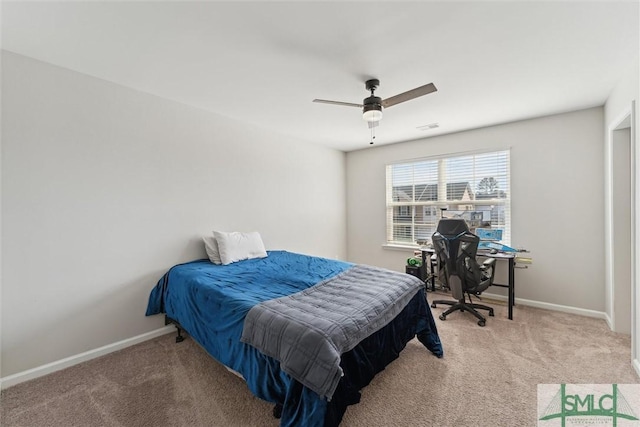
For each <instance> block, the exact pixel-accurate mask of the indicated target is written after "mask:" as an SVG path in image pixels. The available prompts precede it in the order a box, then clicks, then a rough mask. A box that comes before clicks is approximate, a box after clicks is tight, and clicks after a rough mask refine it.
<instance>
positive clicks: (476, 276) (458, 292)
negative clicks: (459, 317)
mask: <svg viewBox="0 0 640 427" xmlns="http://www.w3.org/2000/svg"><path fill="white" fill-rule="evenodd" d="M431 241H432V242H433V247H434V249H435V251H436V255H437V257H438V262H439V264H440V265H442V266H443V267H444V275H443V277H442V279H444V280H445V282H446V284H447V285H448V286H449V288H450V289H451V294H452V295H453V297H454V298H456V299H461V298H464V293H465V292H471V293H478V292H482V291H483V290H484V289H486V287H488V284H487V286H486V287H484V289H479V286H481V285H484V284H485V283H484V281H483V275H482V271H481V270H480V266H479V265H478V263H477V261H476V255H477V252H478V244H479V243H480V239H479V238H478V236H476V235H475V234H473V233H471V232H470V231H469V227H467V223H466V222H465V220H464V219H462V218H443V219H441V220H440V222H438V227H437V229H436V232H435V233H433V236H432V237H431Z"/></svg>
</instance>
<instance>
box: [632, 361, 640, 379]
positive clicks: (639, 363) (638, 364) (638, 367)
mask: <svg viewBox="0 0 640 427" xmlns="http://www.w3.org/2000/svg"><path fill="white" fill-rule="evenodd" d="M631 364H632V365H633V369H635V370H636V374H637V375H638V377H640V361H639V360H638V359H633V360H632V361H631Z"/></svg>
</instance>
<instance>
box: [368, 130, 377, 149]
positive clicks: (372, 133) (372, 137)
mask: <svg viewBox="0 0 640 427" xmlns="http://www.w3.org/2000/svg"><path fill="white" fill-rule="evenodd" d="M370 130H371V142H370V143H369V145H373V140H374V139H376V128H375V127H372V128H371V129H370Z"/></svg>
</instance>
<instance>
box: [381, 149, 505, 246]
mask: <svg viewBox="0 0 640 427" xmlns="http://www.w3.org/2000/svg"><path fill="white" fill-rule="evenodd" d="M491 154H496V155H505V156H506V159H505V164H504V165H502V167H503V168H504V170H505V172H504V175H506V176H502V175H501V179H502V180H504V181H506V189H504V190H501V189H500V191H501V193H502V194H503V195H504V197H494V198H490V199H489V198H486V199H484V198H483V199H476V198H475V195H476V194H477V185H478V183H479V182H480V181H481V180H482V179H483V178H484V177H483V178H480V179H477V177H475V176H474V178H476V181H477V182H475V183H473V182H468V181H467V183H468V185H469V187H470V190H471V192H472V193H473V199H472V200H462V199H460V200H456V199H453V200H448V199H447V195H446V191H444V192H443V191H438V195H437V197H436V200H428V201H415V194H412V201H394V200H393V198H394V194H393V193H394V192H393V187H392V185H393V179H392V173H393V172H392V171H393V167H394V166H398V165H404V166H415V165H416V164H419V163H424V162H431V161H438V178H437V181H438V188H440V189H441V188H442V186H445V188H446V185H447V183H448V182H449V181H447V177H446V167H444V168H443V167H442V164H443V163H444V164H446V161H447V160H451V159H458V158H464V157H470V156H474V160H473V161H474V168H475V166H476V163H475V162H476V161H477V160H476V159H475V156H482V155H491ZM443 160H444V162H442V161H443ZM496 164H498V162H496ZM443 175H444V176H443ZM470 175H473V174H470ZM385 182H386V194H385V209H386V221H385V227H386V230H385V234H386V242H385V244H384V246H387V247H403V246H406V247H416V246H418V245H419V244H418V242H424V241H430V240H431V235H430V234H428V238H427V239H424V238H417V234H418V233H416V227H418V229H419V228H420V227H426V228H427V229H429V224H425V223H416V212H417V211H418V210H419V209H420V207H423V208H422V211H423V212H424V208H425V207H431V211H432V212H433V209H434V207H435V211H436V214H435V215H433V216H434V224H433V229H434V230H435V226H437V222H438V221H439V220H440V218H442V217H443V216H444V217H448V216H451V215H447V212H450V210H448V209H447V210H443V208H445V209H446V208H448V207H450V206H451V205H456V206H457V207H458V208H459V209H457V210H456V212H458V211H459V210H467V211H470V212H478V210H474V209H473V208H474V207H477V206H485V207H486V206H491V207H492V208H493V207H496V206H503V209H501V210H500V209H497V211H498V212H497V214H496V215H500V219H501V220H502V221H504V224H502V225H500V226H499V227H495V226H494V228H501V229H503V239H502V241H501V242H502V243H503V244H505V245H509V244H510V242H511V225H512V224H511V198H512V187H511V147H507V148H494V149H489V150H478V151H466V152H456V153H447V154H442V155H436V156H429V157H421V158H414V159H406V160H399V161H394V162H391V163H388V164H386V165H385ZM454 182H455V181H454ZM452 183H453V182H452ZM410 185H411V186H412V188H413V189H414V191H415V186H416V182H414V181H412V183H411V184H410ZM421 185H422V184H421ZM424 185H427V184H424ZM464 191H465V192H466V191H467V188H465V189H464ZM443 194H444V197H442V195H443ZM405 206H408V207H410V208H411V218H410V220H411V221H410V222H405V221H402V223H400V222H398V221H395V223H397V224H395V225H397V226H400V225H402V226H410V227H411V239H412V241H407V240H394V239H393V238H394V237H395V236H394V213H395V212H396V210H398V211H399V210H400V209H401V208H402V207H405ZM462 207H464V208H465V209H460V208H462ZM485 211H486V209H485ZM490 212H492V211H491V210H490ZM490 215H492V213H490ZM430 216H432V215H430ZM425 217H426V215H423V218H425Z"/></svg>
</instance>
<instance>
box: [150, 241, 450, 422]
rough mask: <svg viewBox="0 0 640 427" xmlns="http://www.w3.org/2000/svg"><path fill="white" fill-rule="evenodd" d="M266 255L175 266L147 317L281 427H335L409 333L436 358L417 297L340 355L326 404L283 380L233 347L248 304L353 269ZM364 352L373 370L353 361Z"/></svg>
mask: <svg viewBox="0 0 640 427" xmlns="http://www.w3.org/2000/svg"><path fill="white" fill-rule="evenodd" d="M268 254H269V256H268V257H267V258H261V259H252V260H245V261H242V262H238V263H234V264H230V265H226V266H221V265H215V264H212V263H211V262H209V260H200V261H193V262H189V263H186V264H181V265H177V266H174V267H172V268H171V269H170V270H169V271H168V272H167V273H166V274H165V275H164V276H163V277H162V279H161V280H160V281H159V282H158V284H157V285H156V287H155V288H154V289H153V290H152V292H151V295H150V297H149V304H148V307H147V312H146V314H147V315H153V314H158V313H166V314H167V316H168V317H170V318H171V319H173V320H175V321H177V322H178V323H180V324H181V325H182V327H183V328H184V329H185V330H186V331H187V332H188V333H189V334H190V335H191V336H192V337H193V338H194V339H195V340H196V341H197V342H198V343H200V344H201V345H202V346H203V347H204V348H205V349H206V350H207V352H208V353H209V354H211V356H213V357H214V358H215V359H217V360H218V361H220V362H221V363H223V364H224V365H226V366H228V367H229V368H231V369H233V370H235V371H237V372H239V373H240V374H242V376H243V377H244V378H245V380H246V382H247V386H248V387H249V389H250V390H251V392H252V393H253V394H255V395H256V396H258V397H260V398H262V399H264V400H267V401H270V402H273V403H280V404H283V406H284V407H283V414H282V419H281V424H280V425H281V426H282V427H293V426H309V427H314V426H317V427H321V426H323V425H331V424H334V425H337V423H339V421H340V419H341V418H342V413H343V412H344V409H346V405H347V404H350V403H355V402H356V401H357V400H358V398H359V394H358V393H357V391H358V390H359V389H360V388H362V387H364V386H365V385H366V384H367V383H368V382H369V381H370V380H371V378H373V375H375V373H377V372H379V371H380V370H382V369H384V366H385V365H386V364H387V363H389V362H390V361H391V360H393V359H394V358H395V357H397V353H399V351H400V350H401V349H402V348H404V346H405V345H406V342H408V341H409V340H410V339H412V338H413V337H414V336H415V335H416V334H417V335H418V338H419V339H420V341H421V342H423V343H424V344H425V346H427V348H429V349H430V350H431V351H432V352H433V353H434V354H436V355H437V356H441V355H442V346H441V345H440V340H439V338H438V335H437V331H436V329H435V323H434V321H433V317H432V316H431V311H430V310H429V307H428V305H427V303H426V299H425V294H424V291H421V292H419V293H418V294H417V295H416V297H414V298H413V299H412V300H411V302H410V303H409V305H407V307H406V308H405V309H404V310H403V312H402V313H400V315H398V316H397V318H396V319H395V320H394V321H393V322H391V323H390V324H389V325H387V327H385V328H383V329H382V330H380V331H378V332H377V333H375V334H373V335H372V337H370V339H368V343H369V344H367V343H365V342H363V345H364V346H363V347H362V348H359V347H360V346H359V347H356V348H354V349H353V350H352V351H350V352H349V354H348V355H347V354H345V356H346V357H343V359H344V360H343V362H344V363H345V364H347V365H351V367H350V368H348V367H344V366H343V368H345V377H344V378H343V380H341V383H343V384H341V386H339V390H337V392H336V395H335V396H334V399H333V400H332V401H331V402H327V401H326V400H324V399H322V398H321V397H320V396H318V395H317V394H316V393H314V392H312V391H311V390H309V389H308V388H306V387H303V386H301V385H300V384H299V383H297V381H295V380H294V379H292V378H291V377H290V376H288V375H287V374H286V373H284V372H283V371H282V370H281V369H280V365H279V362H278V361H277V360H275V359H273V358H271V357H268V356H266V355H264V354H262V353H261V352H260V351H258V350H257V349H255V348H254V347H252V346H250V345H247V344H244V343H242V342H240V336H241V335H242V330H243V324H244V319H245V316H246V315H247V313H248V311H249V310H250V309H251V308H252V307H253V306H254V305H256V304H258V303H260V302H263V301H267V300H271V299H274V298H278V297H282V296H285V295H290V294H293V293H296V292H299V291H302V290H304V289H307V288H309V287H311V286H313V285H315V284H317V283H318V282H321V281H323V280H325V279H328V278H331V277H334V276H336V275H338V274H339V273H341V272H343V271H345V270H347V269H349V268H351V267H352V266H353V264H350V263H347V262H342V261H336V260H329V259H325V258H318V257H311V256H306V255H300V254H295V253H290V252H285V251H270V252H269V253H268ZM367 345H368V346H369V347H371V348H369V347H367ZM372 346H373V347H372ZM376 346H378V347H379V346H382V347H384V348H385V351H384V352H382V353H385V352H386V353H387V354H386V355H384V354H383V355H380V354H379V353H380V349H378V350H376V349H375V348H374V347H376ZM367 351H371V352H373V353H374V354H376V358H380V360H379V361H378V363H374V364H376V366H371V367H368V366H367V367H365V366H362V363H361V360H360V359H370V358H371V355H366V356H364V357H360V356H361V355H364V353H362V352H367ZM383 359H384V360H383ZM367 363H371V362H370V361H367ZM347 369H350V370H351V371H352V372H347ZM352 374H353V375H352ZM356 374H357V375H356ZM354 375H355V376H354ZM354 392H355V393H356V394H358V396H354ZM334 400H335V402H334Z"/></svg>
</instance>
